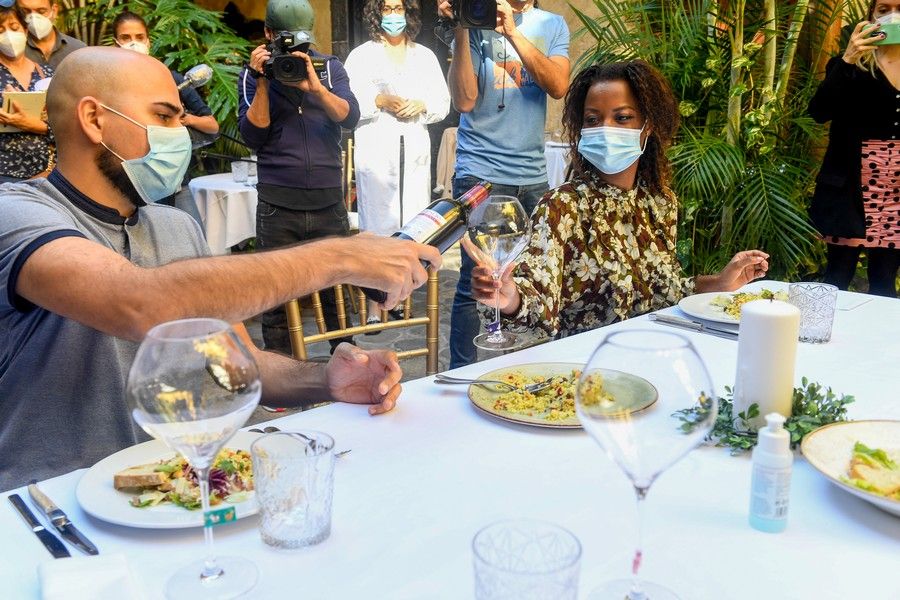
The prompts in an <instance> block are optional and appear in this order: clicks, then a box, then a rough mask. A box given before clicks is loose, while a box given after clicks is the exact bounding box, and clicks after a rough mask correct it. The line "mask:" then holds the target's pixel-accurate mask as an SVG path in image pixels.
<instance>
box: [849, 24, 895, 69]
mask: <svg viewBox="0 0 900 600" xmlns="http://www.w3.org/2000/svg"><path fill="white" fill-rule="evenodd" d="M884 36H885V34H884V32H883V31H879V26H878V24H877V23H870V22H868V21H860V22H859V23H857V24H856V27H854V28H853V33H851V34H850V42H849V43H848V44H847V49H846V50H844V56H843V58H844V62H845V63H847V64H849V65H855V64H856V63H857V62H859V59H860V58H862V57H863V55H865V54H866V53H867V52H871V51H872V50H875V48H877V46H875V45H874V42H877V41H878V40H882V39H884Z"/></svg>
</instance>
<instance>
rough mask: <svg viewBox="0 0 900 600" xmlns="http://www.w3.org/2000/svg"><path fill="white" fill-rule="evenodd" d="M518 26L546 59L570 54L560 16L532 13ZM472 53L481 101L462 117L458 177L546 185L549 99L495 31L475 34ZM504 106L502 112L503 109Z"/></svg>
mask: <svg viewBox="0 0 900 600" xmlns="http://www.w3.org/2000/svg"><path fill="white" fill-rule="evenodd" d="M515 20H516V27H517V28H518V29H519V31H520V32H521V33H522V35H524V36H525V38H526V39H527V40H528V41H529V42H531V43H532V44H533V45H534V47H535V48H537V49H538V50H540V51H541V52H543V53H544V55H545V56H565V57H568V55H569V28H568V27H567V26H566V22H565V20H564V19H563V18H562V17H561V16H560V15H556V14H553V13H549V12H547V11H544V10H540V9H537V8H533V9H531V10H529V11H527V12H524V13H520V14H517V15H516V16H515ZM469 49H470V51H471V52H472V64H473V65H474V66H475V76H476V77H477V78H478V100H477V101H476V102H475V108H474V109H472V111H471V112H467V113H463V114H461V115H460V118H459V130H458V133H457V147H456V177H478V178H480V179H486V180H488V181H490V182H492V183H502V184H506V185H531V184H535V183H541V182H543V181H546V180H547V163H546V161H545V160H544V121H545V120H546V118H547V94H546V92H544V90H542V89H541V88H540V86H538V84H537V82H536V81H535V79H534V77H533V76H532V74H531V73H529V72H528V71H527V70H526V69H525V66H524V65H523V64H522V59H521V58H520V57H519V55H518V53H517V52H516V49H515V48H514V47H513V45H512V43H511V42H510V41H509V40H507V39H506V38H505V37H503V36H502V35H501V34H499V33H497V32H495V31H487V30H470V31H469ZM501 103H502V104H503V105H504V106H505V108H504V109H503V110H500V109H498V108H497V107H498V105H500V104H501Z"/></svg>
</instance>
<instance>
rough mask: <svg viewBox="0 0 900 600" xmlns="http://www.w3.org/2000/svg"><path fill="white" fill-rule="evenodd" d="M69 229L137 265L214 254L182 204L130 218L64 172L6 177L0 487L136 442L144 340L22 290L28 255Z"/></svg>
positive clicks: (1, 241)
mask: <svg viewBox="0 0 900 600" xmlns="http://www.w3.org/2000/svg"><path fill="white" fill-rule="evenodd" d="M67 236H76V237H81V238H85V239H88V240H91V241H93V242H96V243H98V244H100V245H101V246H103V247H105V248H108V249H109V250H112V251H113V252H116V253H117V254H119V255H121V256H124V257H125V258H127V259H128V260H130V261H131V262H132V263H134V264H136V265H138V266H141V267H156V266H160V265H164V264H167V263H170V262H174V261H176V260H181V259H187V258H194V257H197V256H205V255H208V254H209V249H208V248H207V246H206V242H205V241H204V240H203V235H202V232H201V231H200V228H199V226H198V225H197V224H196V222H195V221H194V220H193V219H192V218H191V217H190V216H188V215H187V213H184V212H182V211H180V210H178V209H176V208H172V207H169V206H163V205H150V206H145V207H143V208H140V209H138V210H137V211H136V212H135V213H134V215H132V216H131V217H129V218H128V219H125V218H123V217H121V216H119V214H118V213H117V212H116V211H114V210H112V209H109V208H106V207H104V206H102V205H100V204H97V203H95V202H93V201H92V200H91V199H89V198H88V197H87V196H85V195H83V194H81V193H80V192H79V191H78V190H76V189H75V188H74V187H73V186H72V185H71V184H70V183H69V182H68V181H67V180H66V179H65V178H63V177H62V175H61V174H60V173H59V172H58V171H54V172H53V173H51V174H50V176H49V177H48V178H47V179H36V180H31V181H27V182H23V183H15V184H5V185H3V186H0V491H2V490H6V489H9V488H11V487H15V486H19V485H22V484H25V483H27V482H28V481H29V480H30V479H32V478H35V479H45V478H47V477H52V476H54V475H59V474H61V473H65V472H67V471H71V470H73V469H77V468H80V467H87V466H90V465H92V464H94V463H95V462H97V461H98V460H100V459H101V458H103V457H105V456H108V455H109V454H112V453H113V452H116V451H118V450H121V449H122V448H125V447H127V446H130V445H132V444H134V443H136V442H137V441H139V437H138V435H139V433H138V429H137V427H136V425H135V424H134V422H133V421H132V419H131V415H130V411H129V409H128V403H127V401H126V398H125V382H126V379H127V376H128V370H129V368H130V367H131V363H132V361H133V360H134V355H135V352H136V351H137V347H138V344H137V343H136V342H132V341H127V340H122V339H119V338H116V337H113V336H110V335H107V334H104V333H101V332H99V331H97V330H96V329H92V328H90V327H87V326H85V325H82V324H80V323H78V322H76V321H73V320H71V319H67V318H65V317H62V316H60V315H58V314H55V313H52V312H50V311H47V310H44V309H43V308H40V307H38V306H34V305H33V304H31V303H30V302H28V301H27V300H25V299H24V298H22V297H20V296H18V295H17V294H16V291H15V290H16V281H17V279H18V276H19V273H20V272H21V269H22V267H23V265H24V264H25V262H26V260H27V259H28V257H29V256H31V255H32V254H33V253H34V251H35V250H37V249H38V248H40V247H41V246H43V245H44V244H46V243H48V242H51V241H53V240H56V239H59V238H61V237H67ZM78 276H79V273H78V272H77V271H75V270H69V271H68V273H67V275H66V277H70V278H72V280H74V279H75V278H77V277H78ZM145 293H147V294H153V293H156V292H155V290H145ZM140 435H141V439H145V438H146V436H144V435H143V434H140Z"/></svg>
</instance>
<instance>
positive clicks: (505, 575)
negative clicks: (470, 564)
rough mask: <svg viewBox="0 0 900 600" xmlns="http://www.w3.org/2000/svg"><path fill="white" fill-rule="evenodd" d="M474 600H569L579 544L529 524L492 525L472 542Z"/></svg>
mask: <svg viewBox="0 0 900 600" xmlns="http://www.w3.org/2000/svg"><path fill="white" fill-rule="evenodd" d="M472 553H473V554H474V559H475V598H476V600H501V599H502V600H567V599H571V600H575V599H576V598H578V567H579V562H580V560H581V543H580V542H579V541H578V538H576V537H575V536H574V535H573V534H572V533H571V532H570V531H569V530H568V529H564V528H562V527H559V526H558V525H554V524H553V523H547V522H545V521H539V520H534V519H512V520H505V521H497V522H496V523H492V524H490V525H488V526H487V527H485V528H484V529H482V530H481V531H479V532H478V533H477V534H475V538H474V539H473V540H472Z"/></svg>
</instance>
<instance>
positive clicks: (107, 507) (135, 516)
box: [75, 431, 260, 529]
mask: <svg viewBox="0 0 900 600" xmlns="http://www.w3.org/2000/svg"><path fill="white" fill-rule="evenodd" d="M259 435H260V434H258V433H250V432H247V431H238V432H237V433H236V434H234V437H233V438H231V439H230V440H228V443H226V444H225V446H226V447H227V448H234V449H237V450H250V444H252V443H253V441H254V440H255V439H256V438H258V437H259ZM175 454H176V453H175V452H174V451H173V450H171V449H170V448H168V447H167V446H166V445H165V444H164V443H162V442H161V441H159V440H152V441H149V442H145V443H143V444H138V445H137V446H132V447H131V448H125V449H124V450H121V451H119V452H116V453H115V454H113V455H112V456H107V457H106V458H104V459H103V460H101V461H100V462H98V463H97V464H95V465H94V466H93V467H91V468H90V469H88V471H87V472H86V473H85V474H84V475H82V477H81V479H80V480H79V482H78V487H77V488H75V497H76V498H78V503H79V504H80V505H81V508H83V509H84V512H86V513H88V514H89V515H91V516H93V517H96V518H98V519H100V520H101V521H107V522H109V523H115V524H116V525H125V526H126V527H140V528H145V529H182V528H186V527H201V526H202V525H203V512H202V511H200V510H187V509H185V508H182V507H180V506H176V505H174V504H171V503H165V504H158V505H156V506H148V507H147V508H136V507H134V506H131V504H129V501H130V500H131V498H132V497H133V496H134V494H132V493H126V492H121V491H119V490H117V489H115V488H114V487H113V476H114V475H115V474H116V473H118V472H119V471H122V470H123V469H127V468H128V467H133V466H135V465H143V464H147V463H152V462H156V461H158V460H162V459H168V458H171V457H172V456H175ZM233 506H234V508H235V512H236V516H237V518H238V519H241V518H243V517H247V516H249V515H255V514H256V513H257V511H258V510H259V506H258V505H257V503H256V495H255V494H254V493H253V492H250V494H249V497H248V498H247V499H246V500H244V501H243V502H238V503H236V504H234V505H233ZM220 507H221V505H220Z"/></svg>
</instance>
